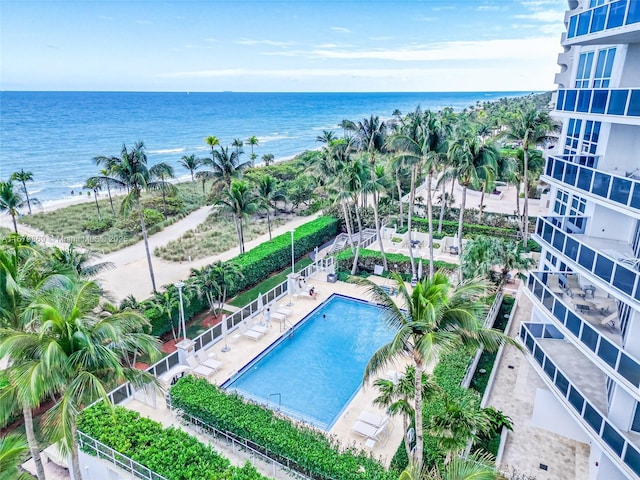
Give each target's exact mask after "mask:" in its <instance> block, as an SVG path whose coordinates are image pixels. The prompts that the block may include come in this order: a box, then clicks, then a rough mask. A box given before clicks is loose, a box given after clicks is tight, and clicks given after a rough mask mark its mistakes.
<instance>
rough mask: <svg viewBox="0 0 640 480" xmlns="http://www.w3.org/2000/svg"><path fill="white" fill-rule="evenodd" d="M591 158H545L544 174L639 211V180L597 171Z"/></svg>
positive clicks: (596, 164)
mask: <svg viewBox="0 0 640 480" xmlns="http://www.w3.org/2000/svg"><path fill="white" fill-rule="evenodd" d="M598 160H599V158H598V157H596V156H594V155H572V156H562V157H553V156H550V157H549V158H547V164H546V166H545V174H546V175H547V176H548V177H551V178H553V179H555V180H558V181H559V182H562V183H564V184H566V185H569V186H571V187H573V188H577V189H578V190H582V191H583V192H585V193H589V194H592V195H595V196H597V197H600V198H603V199H605V200H609V201H611V202H613V203H615V204H617V205H620V206H624V207H631V208H635V209H636V210H640V179H637V178H632V177H623V176H622V175H613V174H611V173H607V172H604V171H602V170H597V166H598Z"/></svg>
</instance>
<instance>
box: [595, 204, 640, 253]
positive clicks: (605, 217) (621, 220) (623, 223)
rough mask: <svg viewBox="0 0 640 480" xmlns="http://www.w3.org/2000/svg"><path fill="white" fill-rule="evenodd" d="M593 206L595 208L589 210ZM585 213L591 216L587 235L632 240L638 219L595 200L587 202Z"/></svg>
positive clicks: (624, 240) (625, 240)
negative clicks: (599, 203)
mask: <svg viewBox="0 0 640 480" xmlns="http://www.w3.org/2000/svg"><path fill="white" fill-rule="evenodd" d="M591 207H592V208H593V210H592V211H591V212H589V210H590V208H591ZM585 213H586V214H587V215H588V216H589V215H590V216H591V218H590V219H589V221H588V222H587V230H586V231H585V234H586V235H588V236H590V237H594V238H604V239H608V240H617V241H622V242H627V243H628V242H630V241H631V235H632V234H633V229H634V227H635V221H636V220H635V219H634V218H632V217H630V216H627V215H624V214H623V213H620V212H617V211H615V210H610V209H608V208H606V207H603V206H602V205H598V204H596V203H594V202H590V203H589V204H587V208H586V212H585Z"/></svg>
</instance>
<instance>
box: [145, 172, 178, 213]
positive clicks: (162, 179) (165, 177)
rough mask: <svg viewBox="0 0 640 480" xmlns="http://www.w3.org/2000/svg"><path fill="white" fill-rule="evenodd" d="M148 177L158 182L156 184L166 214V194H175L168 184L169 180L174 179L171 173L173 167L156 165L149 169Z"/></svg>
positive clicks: (172, 187) (172, 186) (171, 186)
mask: <svg viewBox="0 0 640 480" xmlns="http://www.w3.org/2000/svg"><path fill="white" fill-rule="evenodd" d="M149 177H150V178H152V179H154V180H158V181H157V182H156V183H157V184H158V185H157V186H158V187H159V188H160V191H161V192H162V205H163V206H164V211H165V213H166V212H167V198H166V192H167V191H168V192H170V193H172V194H173V193H175V192H176V187H175V186H174V185H172V184H171V183H169V179H171V178H176V175H175V173H174V171H173V167H172V166H171V165H169V164H168V163H166V162H160V163H156V164H155V165H154V166H153V167H151V168H150V169H149Z"/></svg>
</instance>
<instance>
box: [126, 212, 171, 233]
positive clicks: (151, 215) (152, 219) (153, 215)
mask: <svg viewBox="0 0 640 480" xmlns="http://www.w3.org/2000/svg"><path fill="white" fill-rule="evenodd" d="M142 216H143V217H144V224H145V227H147V229H150V228H151V227H152V226H153V225H155V224H156V223H160V222H162V221H163V220H164V215H163V214H162V213H161V212H159V211H157V210H154V209H152V208H145V209H143V210H142ZM117 226H118V228H120V229H122V230H125V231H127V232H140V218H139V217H138V212H131V213H129V215H128V216H127V217H126V218H124V219H122V220H120V221H118V224H117Z"/></svg>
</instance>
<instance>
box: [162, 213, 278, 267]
mask: <svg viewBox="0 0 640 480" xmlns="http://www.w3.org/2000/svg"><path fill="white" fill-rule="evenodd" d="M282 224H284V220H283V219H281V218H276V219H275V220H274V219H272V220H271V229H272V230H273V229H274V228H276V227H278V226H280V225H282ZM267 232H268V227H267V222H266V221H256V220H250V221H249V223H248V225H246V226H245V228H244V241H245V242H248V241H251V240H253V239H254V238H257V237H259V236H260V235H263V234H265V233H267ZM237 247H238V237H237V235H236V227H235V224H234V223H233V220H232V219H230V218H226V217H221V216H220V215H219V214H218V213H212V214H211V215H209V216H208V217H207V219H206V220H205V221H204V222H203V223H201V224H200V225H198V226H197V227H196V228H195V229H193V230H187V231H186V232H185V233H184V235H182V237H180V238H179V239H177V240H172V241H171V242H169V243H167V244H166V245H164V246H162V247H158V248H156V249H155V251H154V254H155V255H156V256H158V257H160V258H162V259H163V260H168V261H170V262H182V261H188V260H189V258H191V260H197V259H199V258H205V257H208V256H210V255H215V254H216V253H222V252H226V251H227V250H231V249H233V248H237Z"/></svg>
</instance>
